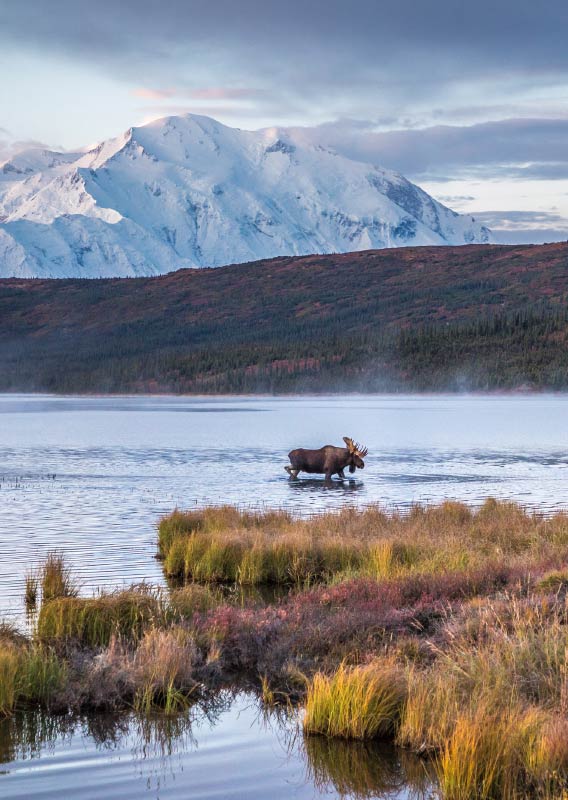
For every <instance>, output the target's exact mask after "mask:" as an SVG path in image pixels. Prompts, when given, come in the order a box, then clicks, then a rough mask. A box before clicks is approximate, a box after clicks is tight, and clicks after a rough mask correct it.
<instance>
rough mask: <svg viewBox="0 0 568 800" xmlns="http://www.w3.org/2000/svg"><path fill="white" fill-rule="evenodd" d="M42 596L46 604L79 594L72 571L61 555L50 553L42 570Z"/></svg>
mask: <svg viewBox="0 0 568 800" xmlns="http://www.w3.org/2000/svg"><path fill="white" fill-rule="evenodd" d="M40 582H41V594H42V600H43V602H44V603H47V602H48V601H49V600H54V599H57V598H60V597H76V596H77V595H78V594H79V589H78V586H77V585H76V583H75V581H74V579H73V576H72V573H71V570H70V569H69V567H67V565H66V564H65V560H64V558H63V556H62V555H61V554H60V553H56V552H53V553H48V555H47V558H46V559H45V561H44V563H43V565H42V567H41V570H40Z"/></svg>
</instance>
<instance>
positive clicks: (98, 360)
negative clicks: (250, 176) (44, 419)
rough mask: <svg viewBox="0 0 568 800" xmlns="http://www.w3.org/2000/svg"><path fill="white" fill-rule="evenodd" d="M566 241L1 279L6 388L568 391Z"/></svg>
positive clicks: (0, 370) (2, 382)
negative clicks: (128, 275) (125, 274)
mask: <svg viewBox="0 0 568 800" xmlns="http://www.w3.org/2000/svg"><path fill="white" fill-rule="evenodd" d="M567 298H568V245H567V244H564V243H563V244H555V245H541V246H523V247H504V246H496V245H473V246H469V247H461V248H441V247H437V248H404V249H402V250H396V251H393V250H391V251H368V252H366V253H353V254H344V255H330V256H309V257H304V258H296V259H294V258H281V259H273V260H271V261H264V262H255V263H253V264H245V265H234V266H230V267H223V268H219V269H210V270H207V269H206V270H181V271H179V272H175V273H170V274H169V275H165V276H160V277H156V278H141V279H137V278H134V279H107V280H94V281H92V280H89V281H87V280H28V281H24V280H15V279H8V280H3V281H0V390H1V391H49V392H56V393H65V392H79V393H90V392H127V393H130V392H133V393H135V392H173V393H199V394H212V393H255V392H261V393H265V392H267V393H290V392H335V391H337V392H344V391H353V392H367V391H369V392H370V391H392V392H403V391H412V392H422V391H487V390H513V389H526V390H529V389H538V390H545V389H551V390H563V389H565V388H567V387H568V348H567V343H568V303H567Z"/></svg>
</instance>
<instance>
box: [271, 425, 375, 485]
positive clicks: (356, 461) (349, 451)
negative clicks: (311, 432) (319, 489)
mask: <svg viewBox="0 0 568 800" xmlns="http://www.w3.org/2000/svg"><path fill="white" fill-rule="evenodd" d="M343 441H344V442H345V444H346V445H347V447H334V446H333V445H332V444H326V445H325V447H320V449H319V450H304V449H303V448H301V447H300V448H298V449H297V450H291V451H290V452H289V453H288V458H289V459H290V466H285V467H284V469H285V470H286V472H287V473H288V475H289V476H290V477H291V478H297V477H298V473H299V472H309V473H312V474H313V473H322V472H323V473H325V479H326V481H329V480H331V476H332V475H339V477H340V478H341V479H342V480H343V479H344V478H345V473H344V472H343V470H344V469H345V467H349V472H351V473H353V472H355V469H363V468H364V466H365V462H364V461H363V459H364V457H365V456H366V455H367V453H368V452H369V451H368V449H367V448H366V447H362V446H361V445H360V444H358V443H357V442H354V441H353V439H350V438H349V436H344V437H343Z"/></svg>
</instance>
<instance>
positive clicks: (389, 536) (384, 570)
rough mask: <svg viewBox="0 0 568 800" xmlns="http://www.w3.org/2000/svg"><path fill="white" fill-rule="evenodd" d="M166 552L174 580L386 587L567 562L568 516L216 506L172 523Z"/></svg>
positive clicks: (501, 508) (463, 509) (165, 530)
mask: <svg viewBox="0 0 568 800" xmlns="http://www.w3.org/2000/svg"><path fill="white" fill-rule="evenodd" d="M158 549H159V553H160V556H161V557H162V559H163V562H164V565H163V566H164V572H165V574H166V575H167V576H168V577H172V578H178V579H184V580H192V581H202V582H215V581H217V582H230V583H233V582H236V583H239V584H241V585H259V584H262V583H276V584H295V585H304V586H305V585H307V584H310V583H313V582H314V581H329V580H333V579H334V577H336V576H338V575H347V574H349V575H361V576H368V577H371V578H374V579H378V580H383V579H388V578H393V577H397V576H401V575H406V574H410V575H412V574H415V573H443V572H447V571H448V570H456V569H468V568H471V569H475V568H482V567H483V566H484V565H485V564H488V563H495V562H496V560H501V561H502V560H503V559H506V560H507V562H508V563H521V564H522V563H524V562H526V561H527V560H528V559H532V560H534V559H538V560H539V561H540V562H542V563H545V562H546V561H547V560H548V561H551V560H560V559H562V558H566V557H568V515H567V514H564V513H559V514H556V515H554V516H552V517H550V518H546V517H543V516H539V515H537V514H533V513H529V512H527V511H525V510H524V509H523V508H522V507H520V506H518V505H515V504H513V503H504V502H498V501H496V500H488V501H487V502H486V503H485V504H484V505H483V506H481V507H480V508H479V509H478V510H477V511H474V510H472V509H470V508H469V507H467V506H465V505H463V504H461V503H451V502H446V503H442V504H441V505H439V506H436V507H431V508H428V507H421V506H416V507H414V508H412V509H411V511H410V513H408V514H404V515H403V514H399V513H398V512H391V513H388V514H387V513H385V512H383V511H381V510H380V509H378V508H375V507H370V508H366V509H363V510H357V509H343V510H342V511H340V512H331V513H324V514H320V515H316V516H314V517H312V518H310V519H292V518H291V517H290V516H289V515H287V514H284V513H280V512H265V513H262V512H258V513H252V512H242V511H239V510H238V509H236V508H231V507H221V508H216V507H209V508H204V509H201V510H199V511H191V512H181V511H178V510H176V511H175V512H174V513H173V514H171V515H169V516H167V517H164V518H163V519H162V520H161V522H160V524H159V533H158ZM554 580H557V582H558V580H560V585H563V584H562V580H561V579H556V578H555V579H554Z"/></svg>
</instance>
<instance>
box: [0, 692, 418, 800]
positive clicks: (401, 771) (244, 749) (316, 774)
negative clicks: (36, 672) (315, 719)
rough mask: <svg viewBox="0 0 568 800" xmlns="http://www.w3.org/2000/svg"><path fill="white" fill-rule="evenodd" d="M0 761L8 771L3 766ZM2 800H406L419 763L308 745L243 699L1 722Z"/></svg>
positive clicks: (285, 723)
mask: <svg viewBox="0 0 568 800" xmlns="http://www.w3.org/2000/svg"><path fill="white" fill-rule="evenodd" d="M2 762H4V763H3V764H2ZM0 764H2V765H1V767H0V795H1V796H2V798H3V800H16V799H17V800H28V798H31V797H33V798H34V800H61V798H65V800H67V799H68V798H79V797H80V798H81V800H102V798H104V800H143V798H148V800H153V798H156V800H158V798H160V799H161V800H186V799H187V798H191V800H212V798H223V800H266V798H270V800H285V799H286V798H294V800H312V799H313V800H316V798H324V797H325V798H340V797H341V798H354V799H355V798H361V799H362V798H378V799H379V798H380V799H381V800H386V798H389V800H408V799H409V798H411V797H412V798H417V797H426V796H428V794H429V792H428V789H429V782H428V776H427V773H426V771H425V767H424V763H423V762H422V761H421V760H420V759H418V758H415V757H413V756H412V755H411V754H409V753H403V752H401V751H397V750H396V749H395V748H393V747H391V746H389V745H386V744H381V743H371V744H362V743H346V742H330V741H328V740H325V739H323V738H321V737H311V738H310V739H309V740H307V741H306V743H304V740H303V737H302V734H301V730H300V727H299V725H298V721H297V719H296V718H295V717H294V716H292V717H290V716H287V715H284V714H281V715H275V714H263V713H262V712H261V711H260V710H259V707H258V705H257V703H256V702H255V701H254V700H253V698H251V697H249V696H247V695H239V696H238V697H237V698H236V699H234V700H231V699H228V700H225V699H224V698H223V697H222V696H221V697H220V698H219V700H218V703H217V708H216V709H215V708H213V709H212V708H206V709H205V710H204V709H199V708H198V709H195V710H194V711H191V712H189V713H188V714H184V715H179V716H175V717H170V718H168V717H165V716H163V715H161V716H157V717H155V718H143V719H140V718H136V717H135V716H133V715H120V716H116V717H108V716H107V717H103V716H101V715H99V716H97V717H91V718H89V717H86V718H83V719H79V720H74V719H66V718H57V717H42V716H41V715H39V714H35V715H34V714H27V715H18V716H16V717H15V718H13V719H9V720H5V721H0Z"/></svg>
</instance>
